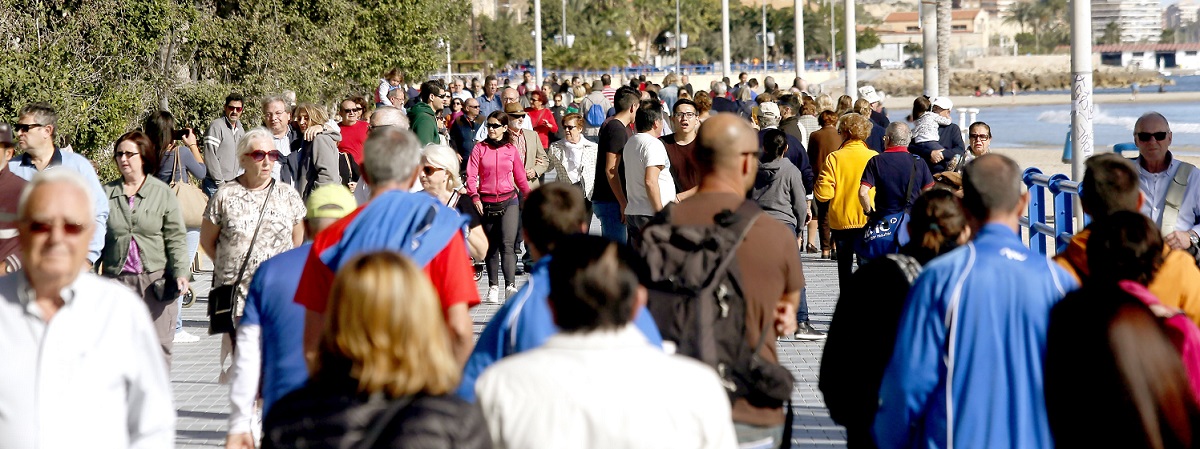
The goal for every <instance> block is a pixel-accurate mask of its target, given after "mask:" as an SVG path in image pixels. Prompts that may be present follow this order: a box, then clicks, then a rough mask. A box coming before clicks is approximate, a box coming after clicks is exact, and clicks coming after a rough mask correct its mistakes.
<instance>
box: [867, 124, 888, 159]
mask: <svg viewBox="0 0 1200 449" xmlns="http://www.w3.org/2000/svg"><path fill="white" fill-rule="evenodd" d="M886 131H887V130H885V129H884V128H883V127H882V126H879V125H878V124H875V126H872V127H871V136H870V137H867V140H866V142H865V143H866V144H867V148H870V149H872V150H875V152H877V153H882V152H883V150H886V149H887V148H884V147H883V134H884V133H885V132H886Z"/></svg>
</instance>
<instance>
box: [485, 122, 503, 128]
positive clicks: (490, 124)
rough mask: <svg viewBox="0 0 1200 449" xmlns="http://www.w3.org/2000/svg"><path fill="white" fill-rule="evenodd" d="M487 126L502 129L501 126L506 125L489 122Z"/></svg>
mask: <svg viewBox="0 0 1200 449" xmlns="http://www.w3.org/2000/svg"><path fill="white" fill-rule="evenodd" d="M487 126H488V129H500V128H503V127H504V125H501V124H499V123H488V125H487Z"/></svg>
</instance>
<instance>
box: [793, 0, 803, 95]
mask: <svg viewBox="0 0 1200 449" xmlns="http://www.w3.org/2000/svg"><path fill="white" fill-rule="evenodd" d="M795 8H796V11H795V12H796V13H795V14H793V15H792V16H793V21H794V22H793V24H794V25H795V28H796V78H804V0H796V6H795Z"/></svg>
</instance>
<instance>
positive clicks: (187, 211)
mask: <svg viewBox="0 0 1200 449" xmlns="http://www.w3.org/2000/svg"><path fill="white" fill-rule="evenodd" d="M177 171H182V167H181V166H180V164H179V149H175V167H174V168H173V169H172V170H171V191H172V192H175V198H176V199H178V200H179V211H180V212H183V226H184V227H187V228H198V227H200V224H201V223H203V222H204V209H205V208H206V207H208V195H205V194H204V192H203V191H201V190H200V188H199V187H196V186H194V185H192V183H190V182H187V173H181V175H182V176H181V177H182V178H183V180H182V181H176V179H177V178H176V177H175V173H176V172H177Z"/></svg>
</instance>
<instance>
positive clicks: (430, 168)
mask: <svg viewBox="0 0 1200 449" xmlns="http://www.w3.org/2000/svg"><path fill="white" fill-rule="evenodd" d="M442 170H444V169H442V168H438V167H434V166H432V165H426V166H425V168H424V169H422V170H421V171H423V172H424V173H425V176H433V174H434V173H437V172H440V171H442Z"/></svg>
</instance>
